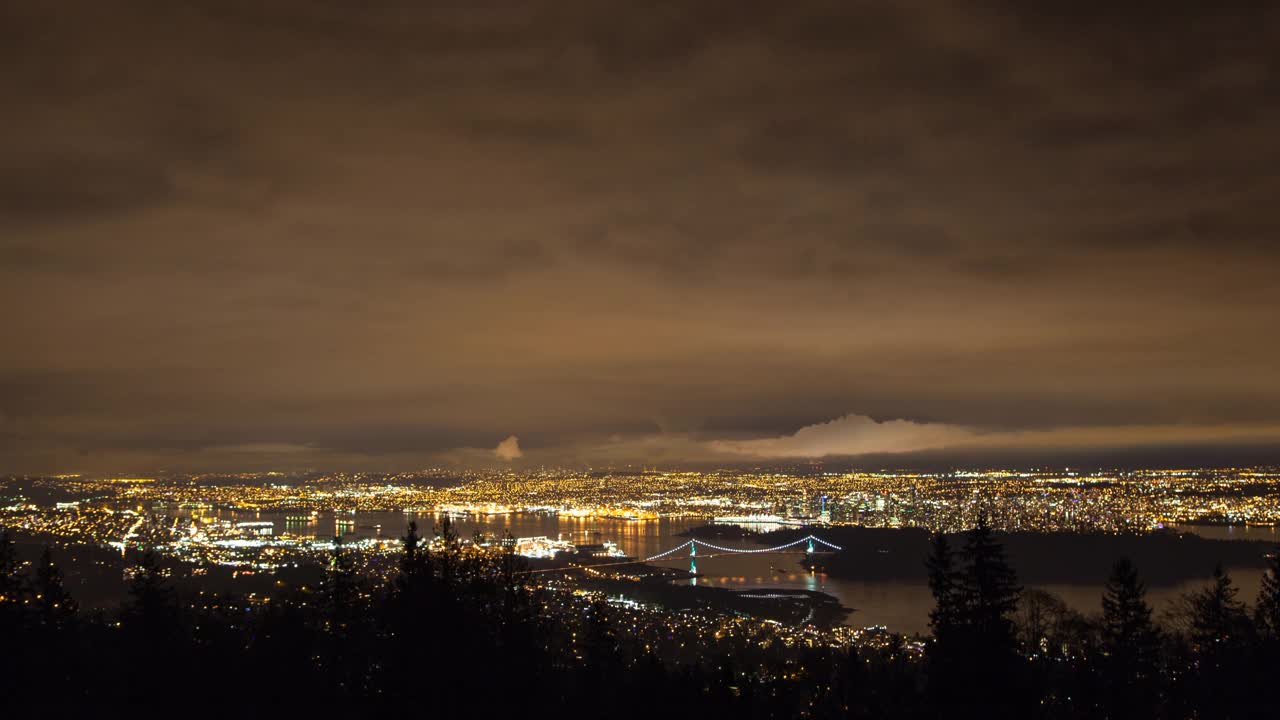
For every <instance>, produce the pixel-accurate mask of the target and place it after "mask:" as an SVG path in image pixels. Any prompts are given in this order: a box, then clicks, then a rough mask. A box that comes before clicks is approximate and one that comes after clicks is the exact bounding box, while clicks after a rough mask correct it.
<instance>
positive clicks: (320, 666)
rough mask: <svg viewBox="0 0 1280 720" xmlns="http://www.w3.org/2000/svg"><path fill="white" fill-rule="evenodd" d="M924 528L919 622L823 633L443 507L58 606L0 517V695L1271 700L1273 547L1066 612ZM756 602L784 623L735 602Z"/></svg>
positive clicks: (1036, 713) (869, 712)
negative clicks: (395, 523)
mask: <svg viewBox="0 0 1280 720" xmlns="http://www.w3.org/2000/svg"><path fill="white" fill-rule="evenodd" d="M879 535H880V533H866V532H854V531H850V532H849V533H848V534H847V537H846V538H844V539H845V541H846V542H848V543H849V545H850V546H851V547H855V546H856V541H857V540H858V539H859V538H862V539H865V538H868V537H875V536H879ZM898 535H899V536H901V535H903V534H902V533H898ZM905 535H906V536H907V537H913V536H914V534H913V533H906V534H905ZM886 537H887V536H886ZM923 540H924V542H925V547H924V553H923V557H922V558H921V560H922V563H921V564H922V566H923V568H924V572H925V575H926V576H927V578H928V582H929V586H930V589H931V590H932V592H933V595H934V599H935V601H936V607H935V609H934V611H933V613H931V616H930V617H931V626H932V629H933V636H932V637H931V638H927V639H925V640H924V641H923V642H917V641H908V640H907V639H905V638H902V637H901V636H894V635H891V634H888V633H871V634H865V635H862V636H859V638H860V639H859V640H857V641H850V642H848V643H844V644H837V645H833V644H830V643H824V642H822V641H821V638H822V637H823V636H822V635H821V634H820V633H819V632H817V631H808V630H804V631H802V632H799V633H784V632H775V631H774V630H772V629H771V628H775V627H776V628H782V627H783V621H785V622H788V623H798V624H799V625H800V626H802V627H809V625H808V624H809V623H814V622H815V620H816V618H815V617H813V615H816V614H817V613H818V612H827V613H830V617H827V618H825V619H824V620H817V621H816V622H818V623H821V622H830V621H831V620H833V619H835V618H838V617H839V615H840V613H841V612H842V609H841V608H839V606H838V604H835V603H834V601H833V600H831V599H830V598H824V597H823V596H821V594H820V593H804V592H780V593H767V592H763V591H754V592H753V591H747V592H738V593H733V592H729V591H724V590H720V589H710V588H679V589H676V588H672V587H670V586H669V585H668V584H667V583H666V582H664V581H662V579H661V578H655V580H654V581H653V582H639V583H623V582H618V581H616V580H613V579H602V580H600V581H598V582H595V581H591V580H588V581H586V582H584V583H582V584H561V583H560V581H557V580H541V581H537V582H534V581H533V580H532V578H535V577H539V576H537V575H535V574H531V573H529V572H528V571H527V566H526V564H525V563H524V561H523V560H522V559H521V558H519V557H518V556H516V555H515V554H514V552H513V549H514V542H513V541H511V542H503V543H500V544H498V545H495V546H490V547H481V546H479V545H470V546H469V545H466V544H464V543H462V542H461V541H459V539H458V537H457V535H456V534H455V533H453V531H452V529H451V527H450V525H449V523H448V521H447V520H445V521H443V522H442V527H440V528H437V532H436V538H435V540H434V541H433V542H431V543H425V542H423V541H422V540H421V539H420V538H419V537H418V535H417V532H416V528H415V527H414V526H412V525H411V526H410V531H409V534H408V536H407V537H405V538H404V543H403V550H402V552H401V554H400V557H399V559H398V562H397V564H396V565H395V567H394V568H390V572H387V573H376V572H375V573H370V572H366V571H357V569H356V564H355V562H354V558H353V555H352V553H351V552H350V551H348V550H346V549H344V548H343V546H342V545H341V543H338V544H336V549H335V550H334V552H333V554H332V556H331V557H330V558H329V560H328V562H327V566H326V567H323V568H315V569H314V570H313V571H309V572H308V573H302V574H300V575H299V576H298V577H299V578H300V579H301V578H302V577H312V578H314V580H315V581H314V582H312V581H303V582H306V583H307V584H305V585H299V584H290V583H289V582H285V581H284V580H280V581H278V582H277V583H276V587H275V589H274V590H273V591H270V592H264V593H261V594H260V593H257V592H254V593H249V594H247V595H246V594H243V593H242V594H234V593H218V592H213V591H206V590H203V589H193V588H178V587H175V586H174V585H173V584H172V583H171V582H170V579H169V577H168V575H167V568H166V567H165V566H164V565H162V564H161V562H160V561H159V560H158V558H157V556H156V555H155V554H153V553H151V552H149V551H148V552H142V553H139V554H136V555H135V556H134V564H133V565H132V566H131V567H130V568H129V572H128V580H127V583H126V585H127V588H126V593H127V594H126V599H125V601H124V603H123V604H122V605H121V606H120V607H119V608H118V609H112V610H105V611H95V612H89V611H84V610H81V609H80V608H79V607H78V605H77V603H76V601H75V598H74V597H73V595H72V593H70V592H69V591H68V589H67V587H68V586H67V583H66V582H65V579H64V578H63V576H62V572H61V569H60V567H59V565H58V564H57V562H55V560H54V556H53V553H51V552H50V551H48V550H47V549H46V550H45V551H44V552H43V553H41V555H40V557H39V558H38V559H36V560H35V561H34V562H31V563H26V562H20V561H19V559H18V557H17V555H16V554H15V552H14V549H15V545H14V543H13V542H12V541H11V539H10V537H9V536H8V534H7V533H6V534H5V536H4V537H3V538H2V539H0V649H2V650H0V661H2V664H0V681H2V682H3V686H2V687H0V693H3V695H2V697H3V698H4V701H5V707H6V709H8V708H23V707H24V706H34V707H36V708H38V709H40V710H42V711H43V712H44V713H45V714H56V713H58V712H60V711H68V710H73V709H74V710H91V711H96V710H100V709H101V708H104V707H108V706H110V707H120V706H129V707H134V706H139V705H144V704H145V705H148V706H152V707H163V708H182V712H183V713H184V714H197V715H212V714H219V715H225V714H226V713H227V712H234V713H235V714H236V716H249V717H254V716H258V715H266V714H269V713H270V714H276V713H277V712H278V707H279V706H282V705H286V706H287V707H288V708H290V709H291V710H293V711H295V712H296V711H303V712H309V711H317V710H330V711H332V710H333V709H335V708H338V707H345V706H348V705H350V704H359V705H360V707H361V708H363V709H364V710H365V711H369V712H372V711H378V710H381V709H383V708H393V709H396V710H399V711H419V710H420V711H423V712H426V713H428V714H429V715H433V716H437V717H455V716H469V715H475V714H482V715H484V716H491V717H503V716H514V717H521V718H538V717H590V718H605V717H608V718H646V719H649V720H652V719H653V718H659V717H661V718H685V717H688V718H694V717H698V718H706V717H742V718H779V719H781V718H815V719H826V718H833V719H834V718H937V717H960V718H968V717H974V718H1108V717H1111V718H1121V717H1123V718H1140V717H1159V718H1247V717H1274V714H1273V712H1274V710H1275V708H1276V705H1275V703H1274V701H1273V684H1274V681H1275V678H1276V677H1277V676H1278V675H1280V575H1278V574H1277V573H1280V559H1277V557H1276V555H1275V554H1272V555H1271V556H1270V557H1268V558H1266V562H1268V563H1269V572H1268V574H1267V575H1266V576H1265V578H1264V582H1263V586H1262V590H1261V592H1260V594H1259V596H1258V597H1257V599H1256V600H1255V601H1254V602H1253V603H1252V605H1247V604H1246V603H1245V601H1244V600H1242V599H1241V598H1239V597H1237V596H1238V591H1237V590H1236V588H1235V587H1234V585H1233V584H1232V581H1231V578H1230V577H1229V576H1228V575H1227V574H1226V573H1224V572H1222V571H1221V570H1218V571H1215V573H1214V574H1213V576H1212V577H1211V579H1210V581H1209V582H1208V583H1207V584H1206V585H1205V586H1204V587H1203V589H1201V590H1199V591H1196V592H1193V593H1190V594H1188V595H1187V596H1185V597H1184V598H1183V602H1182V604H1181V605H1180V606H1179V608H1178V609H1177V610H1176V612H1174V613H1172V614H1171V615H1170V616H1169V617H1167V618H1154V617H1153V616H1152V613H1151V610H1150V608H1149V606H1148V605H1147V604H1146V601H1145V587H1144V585H1143V583H1142V581H1141V579H1140V576H1139V571H1138V568H1137V566H1135V564H1134V563H1132V562H1130V561H1128V560H1120V561H1118V562H1115V563H1114V564H1113V565H1112V567H1111V570H1110V575H1109V576H1108V579H1107V584H1106V592H1105V594H1104V596H1103V597H1102V598H1100V607H1101V608H1102V614H1101V616H1099V617H1084V616H1081V615H1079V614H1078V613H1075V612H1073V611H1071V610H1070V609H1069V608H1067V607H1066V606H1065V604H1063V603H1062V602H1060V601H1057V600H1056V599H1055V598H1053V597H1052V596H1050V595H1047V594H1045V593H1042V592H1037V591H1032V590H1023V588H1022V587H1021V585H1020V579H1019V576H1018V574H1017V572H1015V568H1014V566H1013V565H1012V564H1011V563H1010V561H1009V557H1008V555H1007V554H1006V552H1005V546H1004V545H1003V544H1002V540H1009V541H1010V543H1011V544H1014V543H1016V542H1017V540H1018V536H1016V535H1015V536H1009V537H1007V538H1006V537H1002V536H999V535H997V534H996V533H994V532H992V531H991V530H990V528H988V527H987V526H986V525H985V523H983V522H979V524H978V526H977V527H975V528H974V529H973V530H971V531H970V532H968V533H964V534H963V535H958V536H934V537H924V538H923ZM1172 541H1173V540H1171V539H1167V538H1156V539H1155V542H1157V543H1163V542H1172ZM873 546H874V544H873ZM1187 547H1191V548H1195V549H1200V548H1221V547H1227V546H1225V545H1216V544H1210V545H1197V544H1195V543H1192V544H1190V545H1188V546H1187ZM912 549H916V548H914V546H911V547H904V552H905V551H910V550H912ZM877 552H878V551H877ZM856 556H857V554H855V557H856ZM826 557H830V558H840V557H841V556H840V555H839V554H835V555H830V556H826ZM1093 560H1097V561H1099V562H1103V561H1102V560H1101V559H1100V558H1093ZM840 562H845V561H844V560H840ZM904 562H905V561H904ZM310 572H314V574H310ZM615 593H616V594H617V595H615ZM622 593H626V596H622V595H621V594H622ZM765 595H769V596H771V597H765ZM774 595H776V596H777V597H772V596H774ZM647 603H655V604H665V605H667V607H666V608H665V609H661V610H654V609H651V608H645V607H644V605H645V604H647ZM735 603H738V604H735ZM801 610H804V611H805V612H807V613H809V614H810V617H805V618H797V617H796V615H797V614H798V613H799V612H800V611H801ZM771 612H772V613H776V614H777V616H778V617H781V618H783V620H781V621H780V620H759V619H753V618H752V617H751V616H752V615H757V614H764V615H768V614H769V613H771ZM716 614H719V619H718V620H715V621H714V622H708V621H707V619H708V618H711V617H714V616H715V615H716ZM197 698H198V704H197V706H196V707H195V708H194V709H192V704H193V699H197Z"/></svg>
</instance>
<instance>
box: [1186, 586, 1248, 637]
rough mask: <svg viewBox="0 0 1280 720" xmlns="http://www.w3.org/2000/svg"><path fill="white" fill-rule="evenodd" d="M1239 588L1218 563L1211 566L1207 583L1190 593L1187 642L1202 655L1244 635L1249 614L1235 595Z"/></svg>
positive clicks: (1245, 634) (1238, 592)
mask: <svg viewBox="0 0 1280 720" xmlns="http://www.w3.org/2000/svg"><path fill="white" fill-rule="evenodd" d="M1239 594H1240V590H1239V588H1237V587H1236V586H1235V584H1234V583H1232V581H1231V576H1230V575H1228V574H1227V573H1226V572H1224V571H1223V569H1222V566H1221V565H1219V566H1217V567H1215V568H1214V569H1213V580H1212V581H1211V582H1210V583H1209V586H1208V587H1206V588H1204V589H1202V590H1200V591H1198V592H1195V593H1192V594H1191V595H1190V597H1189V598H1188V600H1189V605H1188V608H1189V610H1190V617H1189V618H1188V619H1189V621H1190V625H1189V627H1190V635H1191V642H1192V643H1193V644H1194V645H1195V647H1196V649H1197V651H1198V652H1200V653H1201V654H1202V655H1213V654H1215V653H1217V652H1218V651H1219V650H1225V649H1228V648H1231V647H1233V646H1236V645H1238V644H1239V643H1241V642H1244V641H1246V640H1247V639H1248V635H1249V631H1250V630H1251V629H1252V628H1251V627H1250V624H1249V616H1248V614H1247V613H1246V612H1245V607H1244V603H1242V602H1240V600H1238V599H1237V596H1238V595H1239Z"/></svg>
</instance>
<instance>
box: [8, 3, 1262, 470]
mask: <svg viewBox="0 0 1280 720" xmlns="http://www.w3.org/2000/svg"><path fill="white" fill-rule="evenodd" d="M1278 44H1280V11H1277V10H1276V9H1274V8H1271V7H1269V6H1267V5H1266V4H1263V3H1230V2H1228V3H1213V4H1205V3H1198V2H1197V3H1192V2H1161V3H1145V2H1130V3H1116V2H1105V3H1104V2H1090V1H1083V2H1082V1H1080V0H1077V1H1075V2H1065V1H1063V2H1057V1H1052V2H1042V3H1025V2H1011V1H1009V0H983V1H981V2H973V3H937V2H924V1H920V2H898V3H882V2H829V3H825V2H798V3H773V2H770V3H764V2H760V3H755V2H741V1H739V2H719V1H709V2H675V1H672V2H656V3H611V2H599V1H592V2H586V1H584V2H537V1H526V2H502V3H499V2H483V1H481V2H476V1H475V0H470V1H468V2H456V3H454V2H439V3H423V2H396V1H393V0H375V1H374V2H368V3H354V2H345V1H343V0H327V1H324V2H315V1H314V0H307V1H305V2H304V1H302V0H296V1H295V0H277V1H275V2H269V3H264V2H250V1H248V0H245V1H243V2H242V1H241V0H217V1H216V2H215V1H212V0H210V1H208V2H205V1H197V0H190V1H187V2H174V1H172V0H171V1H168V2H160V1H158V0H156V1H149V0H133V1H131V2H122V3H98V2H74V1H71V2H58V3H9V4H6V5H4V6H3V9H0V93H3V101H4V107H5V108H6V112H5V113H4V116H5V122H4V125H5V130H4V132H3V133H0V317H2V318H3V319H4V328H5V337H6V343H5V346H6V350H5V352H3V353H0V461H2V462H0V470H9V469H12V470H15V471H28V470H30V471H48V470H74V469H111V468H118V469H148V468H155V467H206V466H207V467H221V466H228V465H236V464H239V465H245V464H250V465H251V464H254V463H261V464H273V465H298V464H303V465H314V464H332V465H351V466H369V467H386V466H406V465H408V466H412V465H416V464H429V463H433V462H440V461H459V462H493V463H498V464H505V463H508V462H527V463H537V462H592V463H599V462H611V461H615V462H644V461H646V460H653V461H662V462H678V461H686V460H687V461H712V462H715V461H721V460H731V459H734V458H735V457H738V456H740V455H741V456H744V457H747V458H749V459H751V460H754V459H756V458H757V457H758V456H759V455H760V453H761V452H762V449H765V448H782V449H783V450H777V452H779V453H780V454H782V455H785V456H790V457H794V456H796V455H797V454H803V453H804V452H808V451H807V450H804V449H803V448H802V449H801V450H796V449H795V448H796V444H795V441H794V440H792V439H789V438H793V436H795V435H796V434H797V433H800V434H799V437H800V438H807V437H811V436H812V435H813V434H814V433H815V432H817V431H816V430H813V429H810V430H807V431H806V430H804V428H826V427H831V426H832V421H836V420H837V419H839V418H846V416H855V417H857V416H865V417H869V418H872V419H873V420H878V421H891V420H903V421H906V423H905V424H900V425H892V424H889V425H884V426H874V425H872V426H867V425H866V423H865V422H863V421H858V422H857V423H854V424H853V426H856V427H859V428H868V427H869V428H871V430H873V431H874V432H871V433H870V434H865V433H864V434H860V435H859V436H858V439H857V440H856V442H855V441H853V440H849V444H847V445H841V442H843V441H842V440H841V439H840V438H841V437H843V436H839V435H836V436H833V437H834V439H832V438H831V437H828V436H827V435H824V436H823V437H824V440H823V443H822V444H821V447H822V452H824V453H827V452H830V453H835V454H839V453H840V451H841V449H842V448H845V449H847V450H848V451H850V452H858V453H873V452H876V451H877V450H882V451H886V452H888V451H893V450H904V449H913V448H915V449H919V450H921V451H927V452H934V450H933V449H931V448H932V446H930V447H917V444H913V443H911V442H905V443H904V442H899V441H898V440H894V441H893V442H888V441H886V442H885V443H883V444H881V445H876V443H875V442H871V441H870V440H868V438H871V439H873V440H874V439H875V438H882V437H885V435H884V432H885V431H886V430H885V429H886V428H890V429H892V428H912V427H926V428H934V429H935V430H936V429H937V428H939V427H942V428H951V429H954V432H955V433H959V434H948V433H952V430H947V431H946V432H944V433H937V432H933V431H932V430H931V431H930V432H929V433H928V437H930V438H935V439H936V438H938V437H945V438H956V437H958V438H969V437H979V436H980V437H983V438H991V437H997V438H1004V439H1005V441H1007V444H1008V445H1010V446H1016V447H1018V448H1021V449H1022V450H1023V451H1025V449H1026V448H1027V447H1029V446H1030V445H1034V444H1037V443H1042V444H1043V445H1045V446H1046V447H1052V448H1054V449H1055V452H1058V451H1062V448H1063V447H1065V446H1066V445H1069V444H1070V443H1072V442H1075V443H1078V444H1082V445H1098V446H1100V447H1105V448H1110V449H1114V448H1117V447H1122V446H1125V445H1126V444H1135V445H1157V444H1161V441H1162V439H1163V440H1164V441H1165V442H1164V443H1163V444H1164V445H1170V444H1174V445H1176V444H1179V443H1183V444H1185V443H1191V442H1195V440H1196V438H1198V437H1203V439H1204V442H1205V443H1208V444H1214V443H1217V444H1227V443H1240V442H1244V441H1246V440H1248V441H1252V440H1256V441H1258V442H1272V441H1274V440H1275V439H1276V438H1277V437H1278V436H1277V435H1276V433H1275V430H1274V428H1277V427H1280V372H1277V367H1278V366H1277V360H1276V358H1277V357H1278V356H1280V339H1277V338H1278V336H1277V334H1276V333H1275V331H1274V325H1275V316H1276V308H1277V307H1280V283H1277V282H1276V279H1275V278H1276V272H1277V270H1280V236H1278V233H1277V231H1278V230H1280V212H1278V211H1277V209H1276V204H1275V198H1276V197H1280V180H1278V179H1277V173H1276V168H1277V167H1280V134H1278V133H1276V132H1275V128H1277V127H1280V101H1278V100H1277V98H1280V60H1277V58H1278V57H1280V56H1278V55H1277V54H1276V53H1275V50H1274V48H1275V47H1276V46H1277V45H1278ZM839 422H846V421H839ZM867 422H869V421H867ZM835 425H837V426H838V425H839V423H835ZM512 436H515V437H516V438H517V439H515V440H510V442H508V439H509V438H511V437H512ZM912 437H916V436H915V435H913V436H912ZM500 442H502V443H505V444H504V445H499V443H500ZM931 442H934V441H933V440H931ZM961 444H963V443H961ZM803 447H810V446H809V445H803ZM495 448H505V449H503V450H501V451H498V450H495ZM512 448H517V449H518V452H512V451H511V449H512ZM784 450H785V451H784ZM995 450H996V449H995V448H982V449H981V451H982V452H995ZM769 452H774V451H773V450H770V451H769ZM966 452H977V451H976V450H973V449H972V448H970V449H969V450H966Z"/></svg>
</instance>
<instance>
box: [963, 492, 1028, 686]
mask: <svg viewBox="0 0 1280 720" xmlns="http://www.w3.org/2000/svg"><path fill="white" fill-rule="evenodd" d="M961 557H962V558H963V560H964V563H965V568H964V572H963V573H962V574H961V575H960V587H959V594H960V598H961V603H962V606H963V610H962V612H963V614H964V625H966V626H967V628H968V630H969V631H970V633H971V634H972V643H973V649H975V650H976V651H978V652H979V653H981V657H983V658H985V659H988V660H991V661H993V662H998V661H1002V660H1004V659H1007V658H1009V657H1012V655H1013V653H1014V650H1015V648H1016V636H1015V632H1014V630H1015V628H1014V624H1013V619H1012V617H1013V613H1014V612H1015V611H1016V610H1017V609H1018V597H1019V596H1020V595H1021V593H1022V588H1021V587H1020V586H1019V585H1018V578H1017V575H1016V574H1015V573H1014V572H1013V568H1012V567H1010V565H1009V562H1008V560H1007V559H1006V558H1005V554H1004V547H1003V546H1001V545H1000V543H999V542H998V541H996V539H995V535H994V533H993V532H992V530H991V526H990V525H988V524H987V520H986V518H985V517H979V518H978V523H977V525H975V526H974V528H973V529H972V530H970V531H969V532H968V533H967V534H966V535H965V545H964V550H963V551H962V552H961Z"/></svg>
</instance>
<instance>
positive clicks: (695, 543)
mask: <svg viewBox="0 0 1280 720" xmlns="http://www.w3.org/2000/svg"><path fill="white" fill-rule="evenodd" d="M801 545H803V546H804V553H805V555H813V554H815V553H828V552H833V551H840V550H843V549H844V548H842V547H840V546H839V545H836V544H835V543H831V542H827V541H826V540H823V539H822V538H820V537H818V536H817V535H806V536H804V537H802V538H800V539H799V540H793V541H791V542H789V543H783V544H782V545H777V546H774V547H767V548H734V547H725V546H723V545H716V544H715V543H709V542H707V541H706V540H699V539H697V538H694V539H692V540H687V541H685V542H682V543H680V544H679V545H676V546H675V547H673V548H671V549H669V550H664V551H662V552H660V553H658V554H657V555H650V556H649V557H646V558H637V559H634V560H624V561H620V562H612V563H592V564H590V565H571V566H569V567H567V568H548V569H543V570H526V571H525V572H526V573H544V572H559V571H564V570H573V569H577V568H580V567H582V568H588V567H589V568H598V567H612V566H615V565H638V564H642V563H650V562H653V561H655V560H664V559H666V558H669V557H672V556H674V555H675V554H676V553H678V552H680V551H681V550H684V549H686V548H688V550H689V555H688V557H689V574H691V575H697V574H698V558H699V557H703V558H714V557H723V556H726V555H766V554H769V553H787V552H799V551H798V550H791V548H795V547H799V546H801ZM699 546H701V547H702V548H704V550H703V554H702V555H701V556H699V555H698V547H699ZM707 550H712V551H714V552H712V553H709V554H708V553H707V552H706V551H707Z"/></svg>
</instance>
